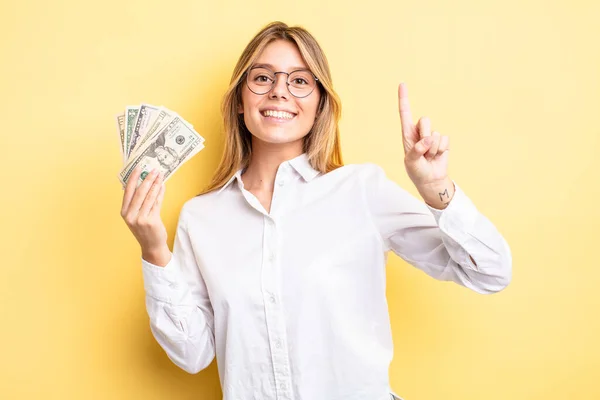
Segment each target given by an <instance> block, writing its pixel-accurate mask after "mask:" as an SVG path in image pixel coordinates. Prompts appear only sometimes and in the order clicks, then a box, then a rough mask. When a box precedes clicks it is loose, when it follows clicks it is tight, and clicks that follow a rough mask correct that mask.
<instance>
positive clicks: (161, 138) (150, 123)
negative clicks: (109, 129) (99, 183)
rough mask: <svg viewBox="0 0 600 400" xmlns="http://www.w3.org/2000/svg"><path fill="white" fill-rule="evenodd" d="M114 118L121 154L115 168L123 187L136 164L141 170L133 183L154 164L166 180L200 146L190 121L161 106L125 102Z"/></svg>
mask: <svg viewBox="0 0 600 400" xmlns="http://www.w3.org/2000/svg"><path fill="white" fill-rule="evenodd" d="M116 122H117V130H118V135H119V140H120V141H121V147H122V149H121V151H122V153H123V158H124V160H123V168H122V169H121V171H120V172H119V181H120V182H121V185H123V187H124V186H125V185H126V184H127V182H128V181H129V177H130V175H131V173H132V172H133V170H134V169H135V168H136V167H137V166H140V167H141V173H140V177H139V178H138V182H137V183H136V186H139V185H140V184H141V182H142V181H143V180H144V179H145V178H146V176H147V175H148V174H149V173H150V172H152V170H153V169H155V168H156V169H158V170H159V171H160V172H162V173H163V175H164V178H163V180H164V181H167V180H168V179H169V178H170V177H171V176H172V175H173V173H174V172H175V171H176V170H177V169H179V167H181V166H182V165H183V164H184V163H185V162H186V161H188V160H189V159H190V158H192V157H193V156H194V155H196V154H197V153H198V152H199V151H200V150H202V149H203V148H204V138H203V137H202V136H200V134H198V133H197V132H196V131H195V130H194V127H193V125H192V124H190V123H189V122H187V121H186V120H184V119H183V118H182V117H181V116H180V115H179V114H177V113H176V112H174V111H171V110H168V109H166V108H165V107H163V106H153V105H151V104H147V103H143V104H140V105H137V106H127V107H126V108H125V112H124V113H122V114H119V115H117V116H116Z"/></svg>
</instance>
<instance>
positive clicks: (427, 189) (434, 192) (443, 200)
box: [417, 176, 456, 210]
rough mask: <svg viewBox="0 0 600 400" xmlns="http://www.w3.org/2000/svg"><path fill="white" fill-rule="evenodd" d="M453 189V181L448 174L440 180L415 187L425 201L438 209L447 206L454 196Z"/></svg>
mask: <svg viewBox="0 0 600 400" xmlns="http://www.w3.org/2000/svg"><path fill="white" fill-rule="evenodd" d="M455 189H456V188H455V186H454V182H453V181H452V179H450V177H448V176H447V177H446V178H444V179H442V180H440V181H437V182H430V183H427V184H425V185H422V186H418V187H417V190H418V191H419V194H420V195H421V197H423V200H424V201H425V203H426V204H427V205H429V206H430V207H433V208H435V209H438V210H443V209H445V208H446V207H448V204H450V201H451V200H452V198H453V197H454V192H455Z"/></svg>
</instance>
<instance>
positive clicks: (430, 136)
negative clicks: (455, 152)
mask: <svg viewBox="0 0 600 400" xmlns="http://www.w3.org/2000/svg"><path fill="white" fill-rule="evenodd" d="M398 106H399V111H400V122H401V124H402V144H403V145H404V166H405V168H406V172H407V173H408V176H409V177H410V179H411V180H412V181H413V183H414V184H415V186H417V187H421V186H424V185H430V184H434V183H438V182H442V181H444V180H446V179H447V177H448V150H449V147H448V146H449V138H448V136H442V135H440V134H439V132H436V131H433V132H431V121H430V120H429V118H427V117H422V118H421V119H419V123H418V124H417V125H414V124H413V121H412V115H411V112H410V104H409V102H408V90H407V88H406V84H405V83H401V84H400V85H399V86H398Z"/></svg>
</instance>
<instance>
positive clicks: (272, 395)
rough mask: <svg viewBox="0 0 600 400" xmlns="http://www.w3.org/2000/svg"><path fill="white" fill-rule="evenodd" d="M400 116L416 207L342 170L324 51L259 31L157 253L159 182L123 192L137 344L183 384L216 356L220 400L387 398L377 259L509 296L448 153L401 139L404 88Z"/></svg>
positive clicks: (491, 232) (310, 42)
mask: <svg viewBox="0 0 600 400" xmlns="http://www.w3.org/2000/svg"><path fill="white" fill-rule="evenodd" d="M399 102H400V117H401V124H402V132H403V144H404V152H405V156H404V165H405V167H406V170H407V173H408V175H409V177H410V179H411V180H412V182H413V183H414V184H415V185H416V187H417V189H418V192H419V193H420V195H421V196H422V197H423V200H424V202H422V201H420V200H418V199H417V198H415V197H413V196H412V195H410V194H409V193H408V192H407V191H406V190H404V189H402V188H401V187H399V186H398V185H397V184H396V183H394V182H393V181H391V180H389V179H388V178H387V177H386V175H385V172H384V171H383V170H382V169H381V168H380V167H379V166H377V165H375V164H371V163H364V164H354V165H345V166H344V165H343V163H342V157H341V154H340V141H339V132H338V120H339V118H340V110H341V105H340V100H339V98H338V96H337V95H336V93H335V91H334V90H333V86H332V82H331V74H330V71H329V66H328V63H327V60H326V58H325V55H324V54H323V51H322V50H321V48H320V47H319V45H318V43H317V42H316V40H315V39H314V38H313V36H312V35H311V34H310V33H309V32H307V31H306V30H305V29H303V28H301V27H288V26H287V25H285V24H283V23H281V22H276V23H272V24H269V25H267V26H266V27H265V28H263V29H262V30H261V31H260V32H259V33H258V34H257V35H256V36H255V37H254V38H253V39H252V40H251V41H250V43H249V44H248V46H247V47H246V49H245V50H244V52H243V54H242V55H241V57H240V59H239V61H238V63H237V65H236V67H235V70H234V71H233V76H232V79H231V86H230V87H229V89H228V91H227V93H226V94H225V97H224V101H223V107H222V112H223V116H224V124H225V148H224V154H223V157H222V160H221V163H220V165H219V166H218V168H217V171H216V173H215V175H214V178H213V180H212V182H211V184H210V185H209V187H208V188H207V189H206V190H205V191H204V192H203V193H201V194H200V195H198V196H197V197H194V198H192V199H191V200H189V201H187V202H186V203H185V204H184V206H183V208H182V210H181V214H180V217H179V222H178V226H177V232H176V235H175V239H174V246H173V252H172V253H171V251H170V250H169V248H168V246H167V234H166V229H165V226H164V225H163V223H162V222H161V219H160V207H161V204H162V199H163V197H164V193H165V188H164V185H163V184H162V181H161V177H160V176H159V175H157V174H151V175H149V176H148V177H147V178H146V179H145V180H144V182H143V183H142V184H141V185H140V186H139V187H138V188H137V189H136V187H135V182H137V179H138V175H139V171H136V172H135V173H134V174H133V177H132V178H131V179H129V183H128V185H127V186H126V189H125V194H124V198H123V206H122V210H121V215H122V216H123V218H124V219H125V221H126V223H127V225H128V226H129V228H130V229H131V231H132V232H133V234H134V235H135V237H136V238H137V240H138V241H139V243H140V246H141V250H142V266H143V277H144V287H145V291H146V294H147V296H146V307H147V310H148V315H149V317H150V327H151V330H152V333H153V335H154V337H155V338H156V340H157V341H158V343H159V344H160V345H161V346H162V348H163V349H164V350H165V351H166V353H167V355H168V357H169V358H170V359H171V360H172V361H173V362H174V363H175V364H177V365H178V366H179V367H181V368H183V369H184V370H186V371H188V372H189V373H197V372H199V371H201V370H202V369H204V368H205V367H207V366H208V365H209V364H210V363H211V362H212V360H213V359H214V357H215V355H216V358H217V365H218V370H219V377H220V381H221V386H222V390H223V396H224V399H225V400H292V399H294V400H384V399H390V398H394V396H395V395H394V394H393V391H392V390H391V388H390V385H389V377H388V368H389V364H390V362H391V360H392V351H393V346H392V336H391V331H390V324H389V315H388V308H387V302H386V296H385V289H386V282H385V277H386V275H385V265H386V257H387V254H388V252H389V251H390V250H391V251H393V252H394V253H396V254H397V255H398V256H400V257H401V258H402V259H404V260H405V261H406V262H408V263H410V264H411V265H413V266H415V267H416V268H419V269H421V270H422V271H424V272H425V273H427V274H428V275H430V276H432V277H433V278H435V279H439V280H445V281H453V282H456V283H458V284H460V285H463V286H465V287H467V288H469V289H472V290H474V291H476V292H479V293H494V292H498V291H500V290H502V289H503V288H504V287H506V286H507V285H508V283H509V281H510V279H511V269H512V259H511V253H510V249H509V247H508V245H507V243H506V241H505V240H504V238H503V237H502V236H501V235H500V234H499V232H498V231H497V230H496V228H495V227H494V225H492V223H491V222H490V221H489V220H488V219H486V218H485V217H484V216H483V215H482V214H481V213H479V211H478V210H477V209H476V207H475V206H474V205H473V203H472V202H471V201H470V200H469V198H468V197H467V196H466V195H465V193H463V192H462V190H461V189H460V188H459V186H458V185H456V184H455V182H454V181H453V180H451V179H450V178H449V177H448V175H447V164H448V138H447V137H446V136H441V135H440V134H439V133H437V132H431V128H430V122H429V120H428V119H427V118H421V119H420V120H419V121H418V123H417V124H416V125H414V124H413V121H412V117H411V113H410V109H409V104H408V98H407V91H406V87H405V85H404V84H401V85H400V87H399ZM396 398H399V397H396Z"/></svg>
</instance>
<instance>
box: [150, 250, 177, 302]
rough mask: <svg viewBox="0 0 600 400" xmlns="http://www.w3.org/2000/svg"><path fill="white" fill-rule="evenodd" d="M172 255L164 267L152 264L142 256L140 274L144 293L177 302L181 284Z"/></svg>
mask: <svg viewBox="0 0 600 400" xmlns="http://www.w3.org/2000/svg"><path fill="white" fill-rule="evenodd" d="M176 264H177V262H176V260H175V257H174V256H171V260H170V261H169V263H168V264H167V265H165V266H164V267H159V266H157V265H154V264H152V263H150V262H148V261H146V260H144V259H143V258H142V274H143V277H144V290H145V291H146V294H147V295H149V296H151V297H153V298H155V299H157V300H160V301H164V302H166V303H170V304H177V300H178V299H179V298H181V292H182V285H181V279H180V276H179V274H178V273H177V265H176Z"/></svg>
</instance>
